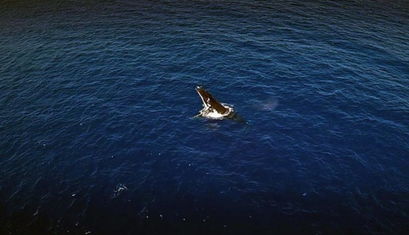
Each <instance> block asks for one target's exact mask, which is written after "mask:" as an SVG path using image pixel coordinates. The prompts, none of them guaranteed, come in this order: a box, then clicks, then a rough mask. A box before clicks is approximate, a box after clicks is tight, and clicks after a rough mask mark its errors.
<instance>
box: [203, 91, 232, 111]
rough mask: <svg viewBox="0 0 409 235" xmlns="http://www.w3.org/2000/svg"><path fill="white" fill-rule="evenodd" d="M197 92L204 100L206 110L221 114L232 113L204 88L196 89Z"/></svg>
mask: <svg viewBox="0 0 409 235" xmlns="http://www.w3.org/2000/svg"><path fill="white" fill-rule="evenodd" d="M196 92H197V94H199V96H200V98H201V99H202V102H203V106H204V108H205V109H212V110H214V111H216V112H217V113H219V114H227V113H229V112H230V110H229V109H228V108H226V107H225V106H223V105H222V104H221V103H220V102H219V101H217V100H216V99H215V98H214V97H213V96H212V95H211V94H210V93H209V92H207V91H206V90H205V89H204V88H203V87H202V86H197V87H196Z"/></svg>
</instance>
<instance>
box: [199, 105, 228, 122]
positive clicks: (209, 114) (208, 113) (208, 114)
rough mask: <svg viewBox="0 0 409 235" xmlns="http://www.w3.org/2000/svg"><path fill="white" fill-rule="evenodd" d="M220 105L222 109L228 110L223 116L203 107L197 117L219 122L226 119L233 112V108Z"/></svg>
mask: <svg viewBox="0 0 409 235" xmlns="http://www.w3.org/2000/svg"><path fill="white" fill-rule="evenodd" d="M222 105H223V107H225V108H226V109H228V112H227V113H225V114H221V113H219V112H217V111H216V110H215V109H213V108H211V107H206V106H205V107H204V108H203V109H202V110H200V112H199V115H200V116H202V117H205V118H209V119H216V120H217V119H218V120H221V119H224V118H226V117H228V116H229V115H230V114H232V113H233V112H234V110H233V107H231V106H228V105H227V104H222Z"/></svg>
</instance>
